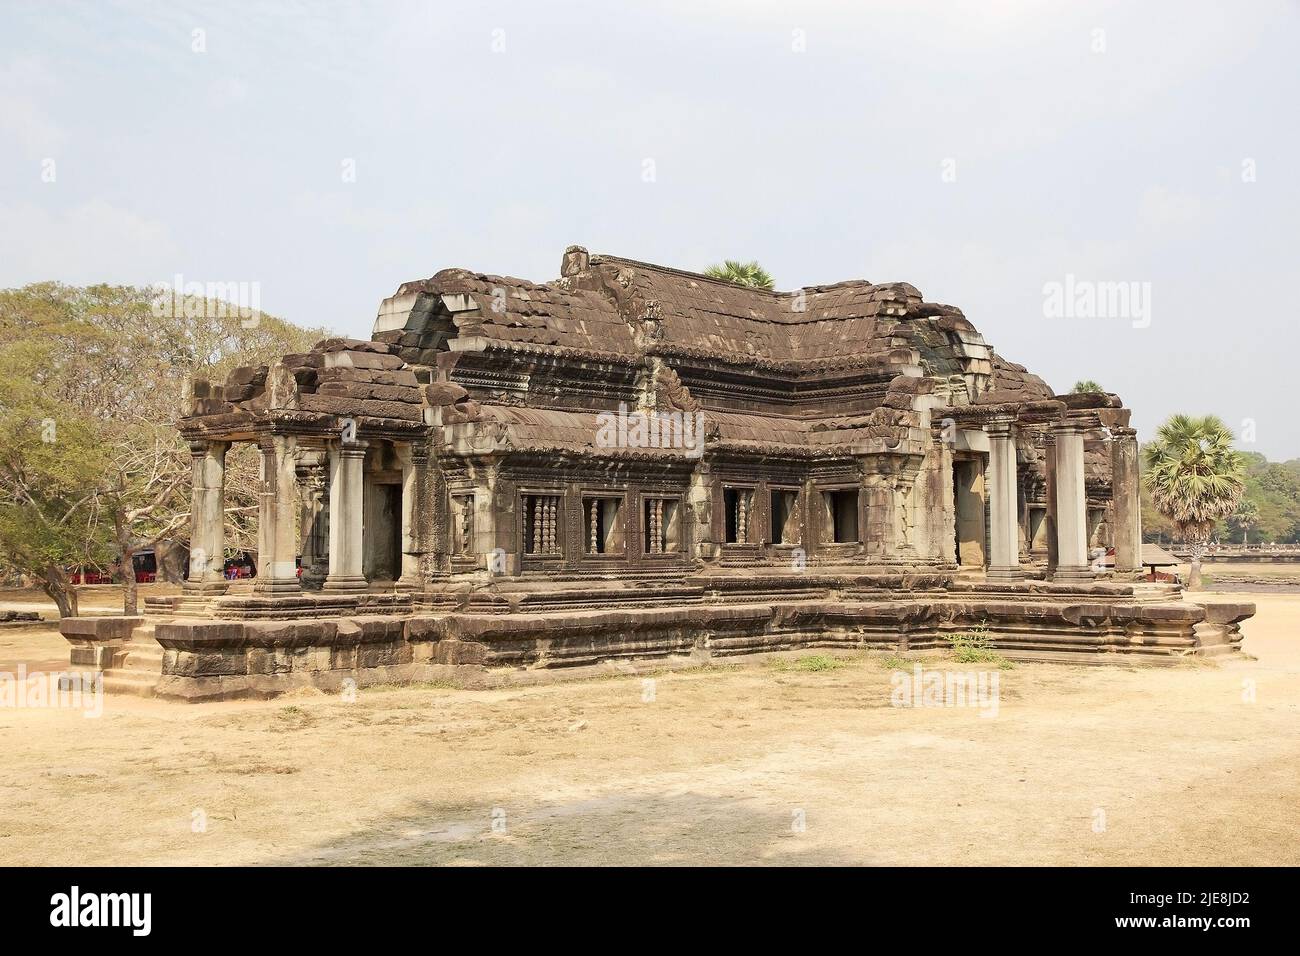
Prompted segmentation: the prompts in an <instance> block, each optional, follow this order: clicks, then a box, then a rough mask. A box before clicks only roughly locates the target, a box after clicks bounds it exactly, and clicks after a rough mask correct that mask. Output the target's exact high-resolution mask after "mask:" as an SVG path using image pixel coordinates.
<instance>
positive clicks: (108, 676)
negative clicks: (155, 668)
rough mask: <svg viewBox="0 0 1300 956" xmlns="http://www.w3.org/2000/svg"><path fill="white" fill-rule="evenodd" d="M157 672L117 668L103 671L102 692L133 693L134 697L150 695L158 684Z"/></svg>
mask: <svg viewBox="0 0 1300 956" xmlns="http://www.w3.org/2000/svg"><path fill="white" fill-rule="evenodd" d="M158 677H159V675H158V674H157V673H150V672H148V671H123V670H120V669H117V668H114V669H113V670H107V671H104V683H103V686H104V693H106V694H134V695H135V696H136V697H152V696H153V695H154V689H155V688H156V687H157V686H158Z"/></svg>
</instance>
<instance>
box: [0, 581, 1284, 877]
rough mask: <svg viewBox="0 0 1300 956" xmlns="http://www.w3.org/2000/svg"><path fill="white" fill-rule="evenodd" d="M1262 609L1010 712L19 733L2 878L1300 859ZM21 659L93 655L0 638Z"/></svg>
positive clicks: (235, 724)
mask: <svg viewBox="0 0 1300 956" xmlns="http://www.w3.org/2000/svg"><path fill="white" fill-rule="evenodd" d="M1234 599H1235V597H1234ZM1257 600H1258V603H1259V605H1260V614H1259V616H1258V617H1257V618H1255V619H1254V620H1252V621H1250V622H1248V624H1247V625H1246V627H1247V633H1248V640H1247V644H1246V647H1247V650H1248V651H1250V652H1252V654H1254V655H1255V656H1257V658H1258V660H1243V661H1236V662H1233V663H1232V664H1230V665H1228V666H1225V667H1204V666H1186V667H1169V668H1159V669H1155V668H1152V669H1146V668H1139V667H1083V666H1078V667H1067V666H1057V665H1021V666H1020V667H1018V668H1017V669H1016V670H1014V671H1005V672H1001V673H1000V689H1001V705H1000V708H999V711H998V715H997V716H996V717H994V718H985V717H981V716H979V714H980V711H979V710H977V709H974V708H969V709H962V708H945V709H899V708H894V707H891V706H890V686H891V685H890V682H891V678H892V677H893V676H894V674H895V673H897V672H896V671H895V670H893V668H895V667H898V666H900V665H901V666H902V667H904V668H907V667H910V664H911V663H912V662H910V661H908V660H905V659H903V658H899V659H897V660H893V659H887V658H881V657H875V658H864V657H859V658H856V659H843V658H829V657H828V659H829V660H834V661H835V664H833V665H831V666H830V667H821V666H820V665H816V666H815V665H813V664H802V665H801V664H800V661H809V660H813V659H818V658H820V657H821V656H822V655H813V656H812V657H804V658H801V659H796V660H795V661H794V662H793V663H792V664H790V665H789V666H782V667H766V666H746V667H740V668H734V667H729V668H725V669H709V670H702V671H692V672H682V673H663V674H660V675H659V676H657V677H656V679H655V693H654V695H653V698H654V699H653V701H646V700H644V699H643V698H644V696H645V695H644V693H643V690H644V688H643V683H642V677H641V676H636V677H626V678H611V679H608V680H602V681H584V682H580V683H573V684H555V685H548V686H540V687H529V688H518V689H509V690H495V691H477V692H475V691H461V690H453V689H447V688H439V687H415V688H386V689H377V690H367V691H364V692H362V693H361V694H360V695H359V696H358V698H357V699H356V701H355V702H354V703H347V702H345V701H344V700H343V699H341V698H339V697H336V696H330V695H323V694H321V695H313V694H303V695H298V696H295V697H294V698H292V699H288V700H285V699H282V700H279V701H270V702H250V703H225V704H203V705H196V706H185V705H176V704H164V703H159V702H153V701H147V700H139V699H135V698H116V697H113V698H109V699H108V700H107V702H106V705H105V711H104V715H103V716H102V717H101V718H99V719H94V720H89V719H84V718H83V717H81V716H80V715H79V714H78V713H75V712H69V711H59V710H15V709H8V710H0V747H3V753H4V773H3V774H2V775H0V806H3V807H4V813H3V814H0V863H3V864H24V865H25V864H61V865H62V864H91V865H94V864H111V863H127V864H130V863H141V864H145V863H151V864H168V863H182V864H183V863H208V864H221V863H326V864H330V863H444V864H462V865H464V864H492V863H547V864H557V863H575V864H613V863H627V864H675V863H722V864H744V863H772V864H777V863H864V864H913V863H916V864H919V863H927V864H981V863H986V864H1009V863H1028V864H1086V863H1099V864H1143V865H1148V864H1175V865H1177V864H1260V863H1272V864H1287V865H1295V864H1297V863H1300V838H1298V837H1297V834H1298V833H1300V801H1297V800H1296V790H1297V782H1298V777H1300V771H1297V767H1300V733H1297V730H1300V726H1298V725H1300V643H1298V642H1297V640H1296V635H1297V634H1298V633H1300V596H1295V595H1262V596H1260V597H1258V598H1257ZM17 659H23V660H31V661H42V660H53V659H62V660H66V646H65V645H64V644H63V641H62V638H60V637H59V636H58V634H57V633H54V632H52V631H49V630H44V631H41V630H35V629H32V630H26V631H22V630H19V631H7V632H0V660H4V661H7V662H13V661H15V660H17ZM926 666H927V667H929V666H941V667H949V668H960V667H963V666H965V665H960V664H956V663H954V662H947V663H941V662H938V661H933V660H927V661H926ZM974 666H978V665H974ZM1244 681H1253V682H1254V685H1253V686H1254V688H1255V692H1256V699H1255V701H1254V703H1249V702H1247V701H1246V700H1244V699H1243V682H1244ZM1098 809H1101V810H1104V811H1105V819H1106V829H1105V830H1104V832H1101V833H1097V832H1094V830H1093V822H1094V819H1095V811H1096V810H1098ZM796 811H802V814H803V818H804V819H805V820H806V824H807V826H806V830H804V831H803V832H795V830H794V828H792V826H791V822H792V819H794V816H795V814H796ZM199 820H204V821H206V829H205V832H194V831H195V828H196V826H197V824H196V822H195V821H199ZM494 827H495V829H494Z"/></svg>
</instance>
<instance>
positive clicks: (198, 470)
mask: <svg viewBox="0 0 1300 956" xmlns="http://www.w3.org/2000/svg"><path fill="white" fill-rule="evenodd" d="M229 448H230V443H229V442H223V441H196V442H191V443H190V461H191V470H192V473H193V479H192V489H191V490H192V496H191V503H190V573H189V576H188V577H187V578H186V579H185V586H184V589H185V590H186V591H188V592H192V593H193V592H197V593H201V594H221V593H223V592H224V591H225V590H226V576H225V555H226V528H225V492H226V452H227V451H228V450H229Z"/></svg>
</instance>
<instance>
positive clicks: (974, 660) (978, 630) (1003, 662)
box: [947, 621, 1016, 671]
mask: <svg viewBox="0 0 1300 956" xmlns="http://www.w3.org/2000/svg"><path fill="white" fill-rule="evenodd" d="M947 641H948V643H949V644H950V645H951V646H952V659H953V660H955V661H957V662H958V663H959V664H993V665H995V666H996V667H997V668H998V669H999V670H1004V671H1006V670H1011V669H1012V668H1014V667H1015V666H1016V665H1015V664H1013V663H1012V662H1011V661H1009V660H1007V659H1006V658H1005V657H1003V656H1002V655H1001V654H999V653H998V652H997V651H995V650H994V649H993V646H992V644H991V641H990V638H989V626H988V622H986V621H981V622H980V623H979V624H976V625H975V626H974V627H972V628H971V629H970V630H969V631H961V632H959V633H957V634H949V635H948V636H947Z"/></svg>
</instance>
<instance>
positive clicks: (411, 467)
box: [395, 442, 429, 590]
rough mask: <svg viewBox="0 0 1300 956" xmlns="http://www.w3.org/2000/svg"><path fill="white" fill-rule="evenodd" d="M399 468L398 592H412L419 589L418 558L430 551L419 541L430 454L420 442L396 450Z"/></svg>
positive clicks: (403, 445) (397, 447)
mask: <svg viewBox="0 0 1300 956" xmlns="http://www.w3.org/2000/svg"><path fill="white" fill-rule="evenodd" d="M395 450H396V452H397V460H398V461H399V462H401V465H402V567H401V575H400V576H399V577H398V579H397V587H398V588H399V589H401V590H415V589H417V588H419V587H420V585H421V583H422V582H421V578H420V556H421V555H423V554H424V553H425V552H426V551H428V550H429V548H428V547H427V546H426V545H425V542H424V541H423V540H422V538H423V536H422V535H421V533H420V522H419V517H420V515H421V514H423V513H425V511H426V510H427V506H426V505H424V504H423V503H422V502H421V492H422V490H423V489H424V488H425V484H426V482H425V475H424V472H425V469H427V468H428V467H429V450H428V448H427V447H426V446H425V445H424V443H423V442H421V443H419V444H402V443H399V444H397V445H396V446H395Z"/></svg>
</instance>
